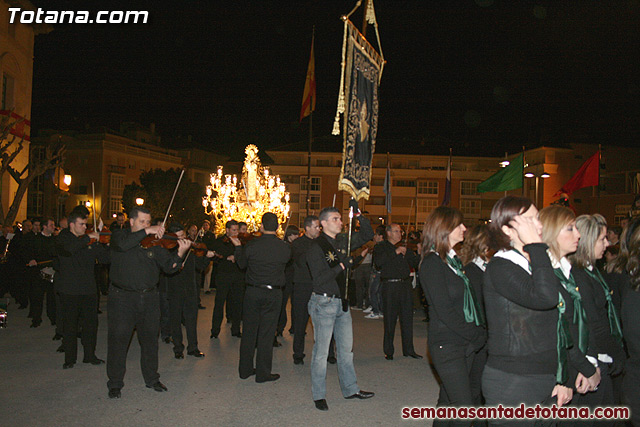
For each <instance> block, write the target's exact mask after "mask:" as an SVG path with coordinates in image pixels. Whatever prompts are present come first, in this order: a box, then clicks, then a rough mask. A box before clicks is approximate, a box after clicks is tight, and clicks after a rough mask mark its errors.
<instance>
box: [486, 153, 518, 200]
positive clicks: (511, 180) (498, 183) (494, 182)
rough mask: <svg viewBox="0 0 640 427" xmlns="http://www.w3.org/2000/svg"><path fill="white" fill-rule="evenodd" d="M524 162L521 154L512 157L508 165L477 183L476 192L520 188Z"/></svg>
mask: <svg viewBox="0 0 640 427" xmlns="http://www.w3.org/2000/svg"><path fill="white" fill-rule="evenodd" d="M523 166H524V162H523V157H522V154H520V155H519V156H518V157H516V158H515V159H513V160H512V161H511V163H509V166H507V167H506V168H502V169H500V170H499V171H498V172H496V173H494V174H493V175H491V176H490V177H489V178H488V179H487V180H486V181H483V182H481V183H480V184H478V193H487V192H489V191H507V190H515V189H516V188H522V185H523V180H524V167H523Z"/></svg>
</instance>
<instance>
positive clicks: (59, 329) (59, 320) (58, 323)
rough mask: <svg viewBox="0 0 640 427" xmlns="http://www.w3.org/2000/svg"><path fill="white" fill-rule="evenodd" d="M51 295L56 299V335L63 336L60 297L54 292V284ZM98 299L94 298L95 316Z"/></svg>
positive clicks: (62, 311) (62, 315) (62, 314)
mask: <svg viewBox="0 0 640 427" xmlns="http://www.w3.org/2000/svg"><path fill="white" fill-rule="evenodd" d="M53 293H54V294H55V298H56V334H59V335H62V336H64V309H63V308H62V295H61V294H60V292H57V291H56V287H55V283H54V284H53ZM99 305H100V299H99V298H98V297H96V315H97V311H98V306H99Z"/></svg>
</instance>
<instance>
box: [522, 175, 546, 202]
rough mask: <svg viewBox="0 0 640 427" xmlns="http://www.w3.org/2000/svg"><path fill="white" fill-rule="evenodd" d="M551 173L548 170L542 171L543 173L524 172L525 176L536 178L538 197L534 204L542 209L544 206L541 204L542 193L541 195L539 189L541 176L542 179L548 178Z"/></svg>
mask: <svg viewBox="0 0 640 427" xmlns="http://www.w3.org/2000/svg"><path fill="white" fill-rule="evenodd" d="M550 176H551V175H549V174H548V173H547V172H544V171H543V172H541V173H534V172H527V173H525V174H524V177H525V178H535V180H536V193H535V195H536V198H535V200H534V204H535V205H536V206H537V207H538V208H539V209H542V206H540V200H539V199H540V195H539V189H540V178H542V179H547V178H549V177H550Z"/></svg>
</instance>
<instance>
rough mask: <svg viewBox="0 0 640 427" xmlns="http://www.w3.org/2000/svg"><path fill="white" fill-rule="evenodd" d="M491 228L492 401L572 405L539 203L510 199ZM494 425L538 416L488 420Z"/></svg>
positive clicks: (487, 293) (487, 378)
mask: <svg viewBox="0 0 640 427" xmlns="http://www.w3.org/2000/svg"><path fill="white" fill-rule="evenodd" d="M489 231H490V236H491V245H492V249H494V250H496V253H495V255H494V256H493V258H491V261H490V262H489V264H488V265H487V271H486V273H485V278H484V287H483V293H484V303H485V307H486V313H487V328H488V331H489V339H488V345H487V347H488V353H489V355H488V359H487V364H486V366H485V368H484V372H483V374H482V393H483V395H484V397H485V399H486V404H487V405H488V406H497V405H499V404H502V405H508V406H517V405H519V404H521V403H524V404H525V405H528V406H535V405H536V404H539V403H540V404H542V403H545V402H546V403H547V404H549V405H550V404H552V403H553V404H556V405H557V406H563V405H566V404H567V403H569V402H570V401H571V398H572V396H573V390H572V389H571V388H570V386H568V385H569V383H568V377H567V375H566V372H567V370H566V363H565V359H564V358H562V357H561V356H562V355H563V354H560V352H559V351H558V346H557V344H558V342H559V341H561V340H562V337H559V333H558V325H559V321H560V319H561V315H560V313H559V309H558V305H559V294H558V289H557V286H558V285H557V283H556V278H555V275H554V272H553V268H552V267H551V262H550V261H549V257H548V256H547V252H546V251H547V245H546V244H544V243H543V242H542V224H541V223H540V220H539V219H538V209H536V207H535V206H534V205H533V203H531V200H529V199H526V198H524V197H514V196H508V197H503V198H502V199H500V200H498V202H497V203H496V204H495V205H494V207H493V210H492V211H491V224H490V226H489ZM551 400H553V401H551ZM489 425H509V426H510V425H514V426H522V425H533V421H531V422H525V421H514V420H489Z"/></svg>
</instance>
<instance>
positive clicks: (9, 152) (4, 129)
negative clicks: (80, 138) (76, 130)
mask: <svg viewBox="0 0 640 427" xmlns="http://www.w3.org/2000/svg"><path fill="white" fill-rule="evenodd" d="M11 116H12V114H11V112H10V113H9V114H7V115H6V116H4V115H2V116H0V177H2V176H4V174H5V173H8V174H9V175H11V177H12V178H13V180H14V181H15V182H16V183H17V184H18V189H17V190H16V194H15V196H14V198H13V201H12V202H11V205H10V206H9V210H8V211H7V213H6V215H5V213H4V208H3V206H2V204H0V221H1V222H2V223H3V224H13V222H14V221H15V219H16V216H17V215H18V210H19V209H20V204H21V203H22V199H23V198H24V196H25V194H26V193H27V189H28V188H29V184H31V182H32V181H33V180H34V179H36V178H37V177H38V176H40V175H42V174H43V173H45V172H46V171H48V170H50V169H55V168H56V167H58V166H61V165H62V164H63V163H64V157H65V154H66V147H65V145H64V144H62V143H60V142H54V143H50V144H48V145H47V146H46V147H45V149H44V151H43V152H42V155H37V156H36V155H31V156H29V162H27V165H26V166H25V167H24V168H23V169H22V170H21V171H18V170H17V169H15V160H16V158H17V157H18V155H19V154H20V153H21V152H22V150H24V148H25V143H24V134H22V136H16V135H15V134H12V133H11V130H13V129H14V128H15V127H16V125H19V124H20V123H22V122H23V121H24V120H25V119H24V118H18V119H14V118H12V117H11ZM38 148H39V147H38ZM32 151H33V148H32Z"/></svg>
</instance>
